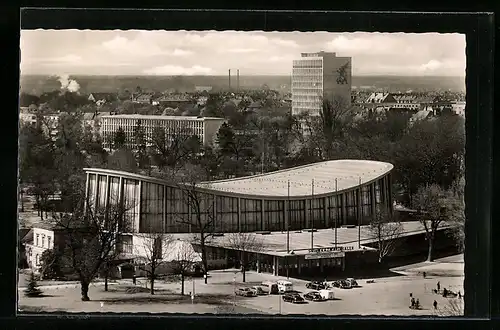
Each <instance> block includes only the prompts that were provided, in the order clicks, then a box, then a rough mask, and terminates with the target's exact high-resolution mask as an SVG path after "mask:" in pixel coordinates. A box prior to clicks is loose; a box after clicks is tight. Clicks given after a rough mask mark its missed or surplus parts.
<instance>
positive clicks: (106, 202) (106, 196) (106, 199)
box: [104, 175, 109, 214]
mask: <svg viewBox="0 0 500 330" xmlns="http://www.w3.org/2000/svg"><path fill="white" fill-rule="evenodd" d="M108 199H109V175H106V190H105V192H104V209H105V210H107V209H108ZM105 214H106V213H105Z"/></svg>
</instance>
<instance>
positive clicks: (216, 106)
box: [202, 94, 224, 118]
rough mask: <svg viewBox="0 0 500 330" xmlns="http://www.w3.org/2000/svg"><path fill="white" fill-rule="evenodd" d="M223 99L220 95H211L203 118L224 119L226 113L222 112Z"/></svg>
mask: <svg viewBox="0 0 500 330" xmlns="http://www.w3.org/2000/svg"><path fill="white" fill-rule="evenodd" d="M221 108H222V99H221V97H220V95H219V94H210V96H209V97H208V100H207V104H206V105H205V111H203V114H202V115H203V117H218V118H224V112H223V111H222V109H221Z"/></svg>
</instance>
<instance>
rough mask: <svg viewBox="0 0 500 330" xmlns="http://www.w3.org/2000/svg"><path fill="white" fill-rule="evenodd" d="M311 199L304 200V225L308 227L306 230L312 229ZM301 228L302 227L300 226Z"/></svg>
mask: <svg viewBox="0 0 500 330" xmlns="http://www.w3.org/2000/svg"><path fill="white" fill-rule="evenodd" d="M311 203H312V199H305V200H304V212H305V218H306V221H305V225H306V226H309V227H308V228H312V216H311V212H312V205H311ZM300 227H301V228H302V226H300Z"/></svg>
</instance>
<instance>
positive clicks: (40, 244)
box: [23, 223, 64, 272]
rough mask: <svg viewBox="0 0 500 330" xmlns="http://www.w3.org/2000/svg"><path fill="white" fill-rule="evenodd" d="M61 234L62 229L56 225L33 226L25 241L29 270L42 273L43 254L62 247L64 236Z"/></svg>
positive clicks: (41, 224)
mask: <svg viewBox="0 0 500 330" xmlns="http://www.w3.org/2000/svg"><path fill="white" fill-rule="evenodd" d="M61 233H62V231H61V229H60V228H57V226H55V225H50V224H46V223H38V224H34V225H33V228H32V229H31V230H30V231H29V232H28V234H27V235H26V236H25V237H24V239H23V243H24V246H25V253H26V260H27V262H28V267H29V268H31V269H32V270H33V271H35V272H39V271H40V266H41V258H42V254H43V252H45V251H46V250H50V249H54V247H55V246H56V247H57V246H60V243H62V242H63V241H64V236H63V235H61Z"/></svg>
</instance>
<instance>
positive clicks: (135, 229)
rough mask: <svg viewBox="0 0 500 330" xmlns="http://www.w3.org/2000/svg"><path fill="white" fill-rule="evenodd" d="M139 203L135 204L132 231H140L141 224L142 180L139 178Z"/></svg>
mask: <svg viewBox="0 0 500 330" xmlns="http://www.w3.org/2000/svg"><path fill="white" fill-rule="evenodd" d="M138 203H139V205H137V215H136V218H135V226H134V227H135V228H134V231H136V232H140V228H141V227H140V225H141V212H142V205H141V204H142V180H139V200H138Z"/></svg>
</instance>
